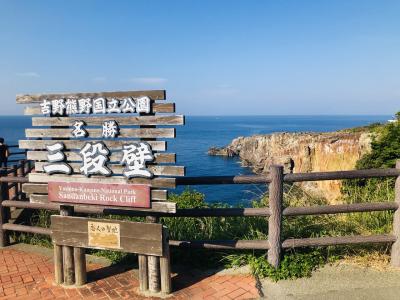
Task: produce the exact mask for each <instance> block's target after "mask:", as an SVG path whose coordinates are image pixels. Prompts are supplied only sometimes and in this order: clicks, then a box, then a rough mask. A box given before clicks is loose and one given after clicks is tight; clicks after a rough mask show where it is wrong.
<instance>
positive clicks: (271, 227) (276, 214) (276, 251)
mask: <svg viewBox="0 0 400 300" xmlns="http://www.w3.org/2000/svg"><path fill="white" fill-rule="evenodd" d="M270 177H271V183H270V184H269V208H270V210H271V215H270V217H269V219H268V241H269V249H268V262H269V263H270V264H271V265H272V266H273V267H274V268H277V267H278V266H279V263H280V256H281V249H282V243H281V229H282V205H283V204H282V202H283V167H282V166H276V165H273V166H271V169H270Z"/></svg>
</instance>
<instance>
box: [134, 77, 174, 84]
mask: <svg viewBox="0 0 400 300" xmlns="http://www.w3.org/2000/svg"><path fill="white" fill-rule="evenodd" d="M128 81H129V82H133V83H141V84H162V83H165V82H167V79H166V78H162V77H132V78H129V79H128Z"/></svg>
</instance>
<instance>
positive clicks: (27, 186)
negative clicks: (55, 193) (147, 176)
mask: <svg viewBox="0 0 400 300" xmlns="http://www.w3.org/2000/svg"><path fill="white" fill-rule="evenodd" d="M22 191H23V192H24V193H26V194H28V195H30V194H43V195H41V196H46V198H44V197H42V199H43V201H39V202H42V203H44V202H48V199H47V195H46V194H47V193H48V189H47V183H24V184H23V185H22ZM150 192H151V199H152V200H154V201H165V200H167V198H168V191H167V190H154V189H153V190H151V191H150ZM38 196H39V195H38ZM38 198H39V197H38Z"/></svg>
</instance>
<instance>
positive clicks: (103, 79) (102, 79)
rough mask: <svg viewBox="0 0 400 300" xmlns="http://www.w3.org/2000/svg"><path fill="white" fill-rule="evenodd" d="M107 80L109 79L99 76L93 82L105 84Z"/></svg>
mask: <svg viewBox="0 0 400 300" xmlns="http://www.w3.org/2000/svg"><path fill="white" fill-rule="evenodd" d="M106 80H107V78H106V77H104V76H97V77H94V78H92V81H94V82H99V83H100V82H105V81H106Z"/></svg>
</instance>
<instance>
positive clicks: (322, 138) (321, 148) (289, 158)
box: [209, 131, 372, 202]
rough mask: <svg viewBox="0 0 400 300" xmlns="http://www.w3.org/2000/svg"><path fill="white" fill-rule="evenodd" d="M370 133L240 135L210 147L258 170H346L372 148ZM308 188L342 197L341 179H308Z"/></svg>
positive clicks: (294, 171) (266, 171)
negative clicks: (217, 145) (226, 142)
mask: <svg viewBox="0 0 400 300" xmlns="http://www.w3.org/2000/svg"><path fill="white" fill-rule="evenodd" d="M371 140H372V137H371V134H370V133H369V132H366V131H361V132H345V131H338V132H326V133H310V132H304V133H287V132H284V133H273V134H266V135H255V136H250V137H238V138H236V139H234V140H233V141H232V142H231V143H230V144H229V145H228V146H226V147H223V148H216V147H214V148H211V149H210V150H209V154H210V155H223V156H239V158H240V160H241V162H242V165H243V166H248V167H251V168H252V170H253V171H254V172H255V173H256V174H266V173H268V170H269V167H270V166H271V165H272V164H280V165H283V166H284V167H285V172H286V173H308V172H323V171H344V170H352V169H354V168H355V165H356V162H357V160H358V159H360V158H361V156H362V155H364V154H365V153H367V152H369V151H370V149H371ZM301 186H302V187H303V188H304V189H305V190H306V191H308V192H312V193H313V194H315V195H318V196H323V197H325V198H327V199H328V200H329V201H330V202H335V201H336V200H337V199H338V198H339V197H340V195H341V194H340V188H341V182H340V181H318V182H306V183H302V184H301Z"/></svg>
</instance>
